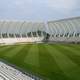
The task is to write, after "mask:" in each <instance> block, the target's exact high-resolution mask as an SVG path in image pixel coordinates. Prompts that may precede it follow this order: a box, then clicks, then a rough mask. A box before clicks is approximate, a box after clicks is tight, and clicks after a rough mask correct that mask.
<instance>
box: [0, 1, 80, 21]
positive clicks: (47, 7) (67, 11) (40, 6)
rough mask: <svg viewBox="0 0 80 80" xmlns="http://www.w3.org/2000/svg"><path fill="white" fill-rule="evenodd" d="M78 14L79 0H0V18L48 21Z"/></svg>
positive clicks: (79, 13) (79, 12) (79, 8)
mask: <svg viewBox="0 0 80 80" xmlns="http://www.w3.org/2000/svg"><path fill="white" fill-rule="evenodd" d="M77 16H80V0H0V19H1V20H30V21H49V20H57V19H63V18H68V17H77Z"/></svg>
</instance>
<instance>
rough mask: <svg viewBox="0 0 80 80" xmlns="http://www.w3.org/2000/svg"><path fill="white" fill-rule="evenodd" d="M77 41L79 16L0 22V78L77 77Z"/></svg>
mask: <svg viewBox="0 0 80 80" xmlns="http://www.w3.org/2000/svg"><path fill="white" fill-rule="evenodd" d="M79 43H80V17H74V18H68V19H61V20H55V21H47V22H27V21H0V80H80V44H79Z"/></svg>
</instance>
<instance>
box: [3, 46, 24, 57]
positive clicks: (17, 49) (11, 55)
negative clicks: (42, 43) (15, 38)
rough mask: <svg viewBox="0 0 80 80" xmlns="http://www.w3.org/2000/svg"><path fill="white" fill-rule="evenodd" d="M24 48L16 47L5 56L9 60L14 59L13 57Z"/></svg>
mask: <svg viewBox="0 0 80 80" xmlns="http://www.w3.org/2000/svg"><path fill="white" fill-rule="evenodd" d="M23 47H24V45H21V46H15V47H14V48H12V49H11V50H10V51H8V52H6V54H5V56H6V57H8V58H12V57H13V56H15V55H16V54H17V53H18V52H20V50H21V49H22V48H23Z"/></svg>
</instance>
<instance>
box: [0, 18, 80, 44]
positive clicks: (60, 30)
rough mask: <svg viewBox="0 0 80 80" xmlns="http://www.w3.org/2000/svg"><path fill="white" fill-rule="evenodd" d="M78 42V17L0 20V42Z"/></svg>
mask: <svg viewBox="0 0 80 80" xmlns="http://www.w3.org/2000/svg"><path fill="white" fill-rule="evenodd" d="M46 41H48V42H74V43H77V42H80V17H75V18H68V19H62V20H56V21H48V22H46V23H44V22H27V21H0V43H1V44H14V43H24V42H27V43H28V42H46Z"/></svg>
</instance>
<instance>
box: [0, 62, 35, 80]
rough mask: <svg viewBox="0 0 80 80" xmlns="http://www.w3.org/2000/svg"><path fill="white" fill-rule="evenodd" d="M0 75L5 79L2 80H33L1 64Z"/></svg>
mask: <svg viewBox="0 0 80 80" xmlns="http://www.w3.org/2000/svg"><path fill="white" fill-rule="evenodd" d="M0 75H1V76H2V77H4V78H5V79H3V80H35V79H33V78H32V77H29V76H27V75H25V74H23V73H22V72H20V71H19V70H17V69H14V68H13V67H11V66H8V65H6V64H4V63H3V62H0Z"/></svg>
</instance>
